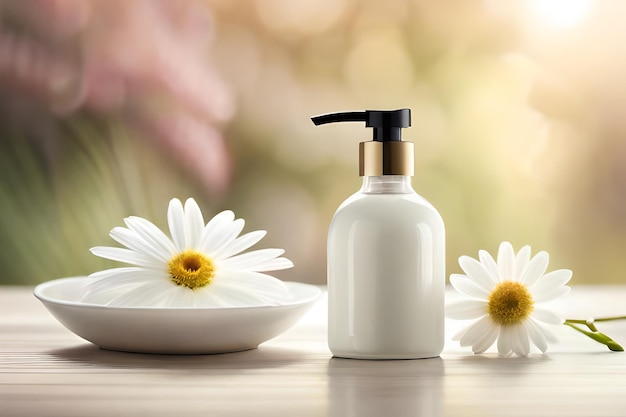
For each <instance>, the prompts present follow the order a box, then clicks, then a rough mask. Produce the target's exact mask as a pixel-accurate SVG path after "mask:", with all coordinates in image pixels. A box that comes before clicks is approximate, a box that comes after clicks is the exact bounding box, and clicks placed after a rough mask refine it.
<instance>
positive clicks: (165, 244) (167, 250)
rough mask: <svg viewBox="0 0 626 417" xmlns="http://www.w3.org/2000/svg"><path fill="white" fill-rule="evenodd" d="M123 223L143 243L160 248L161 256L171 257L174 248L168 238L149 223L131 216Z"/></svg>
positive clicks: (174, 250)
mask: <svg viewBox="0 0 626 417" xmlns="http://www.w3.org/2000/svg"><path fill="white" fill-rule="evenodd" d="M124 223H126V226H128V228H129V229H130V230H132V231H133V232H135V233H137V234H138V235H139V236H141V237H142V238H143V240H144V241H146V242H147V243H151V244H152V245H153V246H154V247H158V248H160V251H161V252H162V253H163V254H167V255H168V256H169V257H171V256H172V255H173V254H174V253H175V252H176V248H175V247H174V244H173V243H172V241H171V240H170V238H168V237H167V236H166V235H165V233H163V231H162V230H161V229H159V228H158V227H157V226H156V225H155V224H154V223H152V222H151V221H149V220H146V219H144V218H142V217H135V216H131V217H127V218H125V219H124Z"/></svg>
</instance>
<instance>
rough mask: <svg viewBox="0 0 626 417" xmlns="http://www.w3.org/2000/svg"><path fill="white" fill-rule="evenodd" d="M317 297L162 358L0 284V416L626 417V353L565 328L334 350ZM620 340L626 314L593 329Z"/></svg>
mask: <svg viewBox="0 0 626 417" xmlns="http://www.w3.org/2000/svg"><path fill="white" fill-rule="evenodd" d="M625 300H626V286H625V287H574V289H573V291H572V292H571V294H570V295H568V296H567V297H566V298H565V299H563V300H562V301H560V302H558V303H555V304H553V306H554V310H555V311H559V312H564V313H565V314H570V315H569V316H568V315H566V317H567V318H588V317H590V316H591V315H596V316H597V317H599V316H600V315H603V314H618V313H619V314H622V315H623V314H626V302H625ZM325 303H326V300H325V299H324V298H323V299H322V300H320V302H319V303H318V304H317V305H316V306H315V307H314V308H313V309H312V310H311V311H310V312H309V313H308V314H307V315H306V316H305V317H304V318H303V319H302V320H301V321H300V322H299V323H298V324H297V325H296V326H295V327H293V328H292V329H291V330H289V331H288V332H286V333H284V334H283V335H281V336H279V337H277V338H275V339H273V340H271V341H269V342H266V343H264V344H262V345H261V346H260V347H259V348H258V349H255V350H251V351H247V352H240V353H231V354H223V355H199V356H167V355H146V354H132V353H122V352H112V351H105V350H101V349H99V348H97V347H95V346H94V345H92V344H90V343H88V342H85V341H84V340H82V339H80V338H78V337H77V336H75V335H74V334H73V333H70V332H69V331H68V330H66V329H65V328H64V327H63V326H61V325H60V324H59V323H58V322H57V321H56V320H55V319H54V318H53V317H52V316H51V315H50V314H49V313H48V312H47V311H46V310H45V308H44V307H43V305H42V304H41V303H40V302H39V301H38V300H36V299H35V298H34V297H33V296H32V288H25V287H0V416H2V417H13V416H37V417H43V416H65V417H71V416H81V417H91V416H107V417H111V416H149V417H158V416H211V417H213V416H272V417H279V416H294V417H296V416H333V417H347V416H359V417H368V416H427V417H438V416H498V417H506V416H568V417H575V416H604V417H607V416H626V354H624V353H613V352H609V351H607V350H606V349H605V347H604V346H601V345H599V344H596V343H595V342H592V341H590V340H588V339H587V338H585V337H583V336H579V335H578V334H577V333H575V332H574V331H573V330H571V329H569V328H567V327H565V326H562V328H561V327H559V328H558V336H559V338H560V342H559V343H558V344H556V345H552V346H550V349H549V351H548V354H547V355H541V354H538V353H537V354H531V355H530V356H529V357H527V358H499V357H498V356H497V354H495V353H488V354H485V355H473V354H472V353H471V352H470V351H469V350H467V349H462V348H460V347H459V346H458V345H457V344H456V343H455V342H452V341H449V339H450V336H451V335H452V334H453V333H454V331H455V330H456V329H458V328H459V325H460V324H463V323H459V322H454V321H448V322H447V324H446V325H447V328H446V333H447V339H448V342H446V348H445V350H444V353H443V354H442V356H441V358H436V359H428V360H412V361H357V360H348V359H333V358H331V355H330V352H329V351H328V348H327V346H326V304H325ZM600 330H601V331H604V332H605V333H608V334H609V335H610V336H612V337H613V338H614V339H616V340H617V341H618V342H621V343H622V344H623V345H626V322H618V323H608V324H605V325H603V326H602V327H601V328H600Z"/></svg>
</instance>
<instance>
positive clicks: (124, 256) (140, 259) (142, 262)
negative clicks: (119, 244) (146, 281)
mask: <svg viewBox="0 0 626 417" xmlns="http://www.w3.org/2000/svg"><path fill="white" fill-rule="evenodd" d="M90 251H91V253H93V254H94V255H96V256H99V257H101V258H107V259H111V260H113V261H118V262H124V263H127V264H133V265H138V266H151V267H154V266H155V265H156V264H157V262H155V260H154V258H152V257H150V256H147V255H144V254H142V253H137V252H135V251H132V250H130V249H124V248H113V247H108V246H96V247H95V248H91V249H90Z"/></svg>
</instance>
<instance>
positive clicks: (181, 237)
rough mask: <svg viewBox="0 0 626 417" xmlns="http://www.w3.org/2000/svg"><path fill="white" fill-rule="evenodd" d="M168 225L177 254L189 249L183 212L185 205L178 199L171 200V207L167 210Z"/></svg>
mask: <svg viewBox="0 0 626 417" xmlns="http://www.w3.org/2000/svg"><path fill="white" fill-rule="evenodd" d="M167 223H168V224H169V227H170V235H171V236H172V240H173V241H174V246H176V250H177V252H182V251H184V250H185V249H187V247H186V239H185V211H184V210H183V204H182V203H181V202H180V200H179V199H177V198H173V199H171V200H170V205H169V207H168V209H167Z"/></svg>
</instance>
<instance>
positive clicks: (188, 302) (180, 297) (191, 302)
mask: <svg viewBox="0 0 626 417" xmlns="http://www.w3.org/2000/svg"><path fill="white" fill-rule="evenodd" d="M167 292H168V294H167V295H168V296H167V298H166V299H165V301H164V304H165V306H166V307H196V301H197V298H198V297H197V292H196V290H192V289H191V288H187V287H185V286H182V285H174V287H173V288H172V289H170V290H168V291H167Z"/></svg>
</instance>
